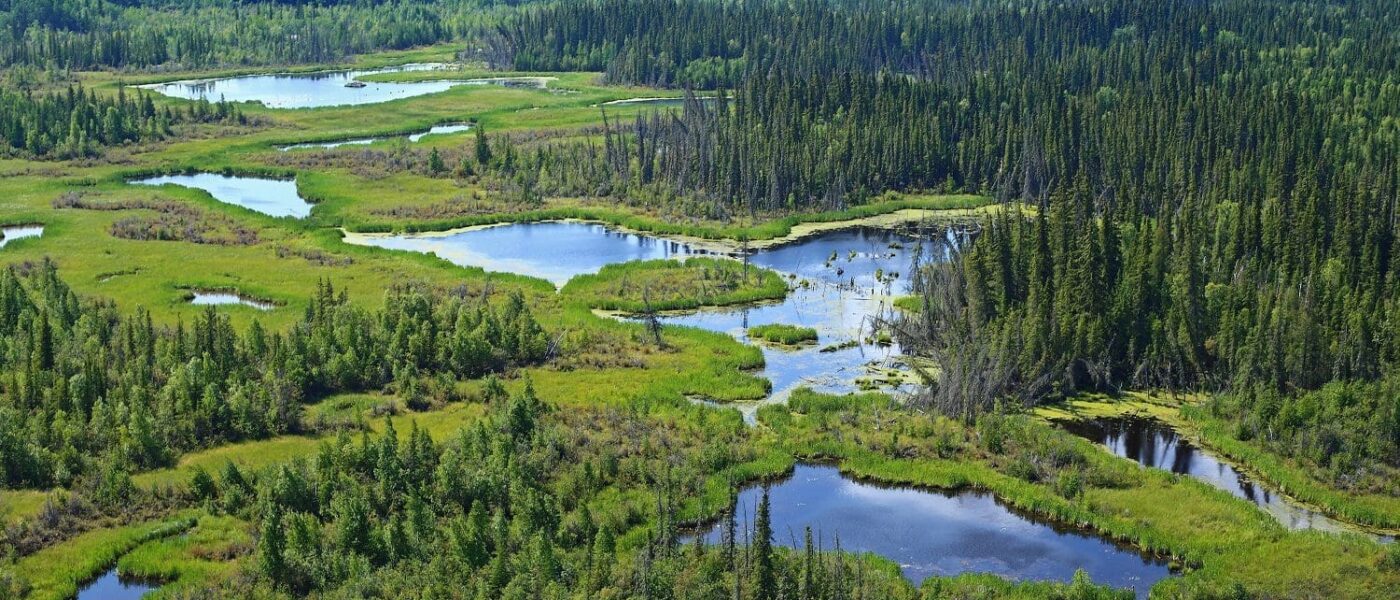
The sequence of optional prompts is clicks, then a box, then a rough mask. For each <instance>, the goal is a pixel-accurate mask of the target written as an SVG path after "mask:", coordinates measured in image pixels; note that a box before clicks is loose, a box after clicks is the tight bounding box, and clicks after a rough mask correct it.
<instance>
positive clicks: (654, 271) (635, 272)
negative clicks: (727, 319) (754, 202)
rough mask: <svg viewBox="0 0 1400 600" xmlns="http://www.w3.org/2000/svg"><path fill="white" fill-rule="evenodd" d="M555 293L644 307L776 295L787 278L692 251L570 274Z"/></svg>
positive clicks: (606, 305)
mask: <svg viewBox="0 0 1400 600" xmlns="http://www.w3.org/2000/svg"><path fill="white" fill-rule="evenodd" d="M559 293H560V294H561V295H563V296H566V297H568V298H569V299H570V300H571V301H577V302H581V303H583V304H585V305H587V306H588V307H589V308H595V309H599V310H611V311H619V312H625V313H646V312H653V311H661V310H688V309H695V308H700V307H704V306H727V305H732V304H749V303H753V302H760V301H769V300H781V299H782V298H783V297H784V296H786V295H787V282H786V281H784V280H783V277H782V276H781V275H779V274H778V273H777V272H775V271H772V270H770V269H763V268H760V267H754V266H749V265H748V264H746V263H743V262H740V261H737V260H727V259H715V258H703V257H697V258H688V259H685V260H684V261H676V260H652V261H635V262H628V263H621V264H615V265H608V266H606V267H603V269H602V270H600V271H599V272H598V273H596V274H592V275H580V276H578V277H575V278H573V279H570V280H569V282H568V283H567V284H565V286H564V288H563V289H562V290H560V292H559Z"/></svg>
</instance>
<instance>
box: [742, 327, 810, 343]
mask: <svg viewBox="0 0 1400 600" xmlns="http://www.w3.org/2000/svg"><path fill="white" fill-rule="evenodd" d="M749 337H750V338H752V339H755V340H759V341H763V342H768V343H770V344H782V345H784V346H797V345H801V344H810V343H815V342H816V341H817V330H816V329H813V328H811V327H800V326H797V325H786V324H782V323H772V324H768V325H755V326H753V327H750V328H749Z"/></svg>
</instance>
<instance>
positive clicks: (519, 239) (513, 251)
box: [345, 221, 704, 287]
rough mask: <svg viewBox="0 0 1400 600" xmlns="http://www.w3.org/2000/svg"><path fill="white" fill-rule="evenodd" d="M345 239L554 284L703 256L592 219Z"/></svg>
mask: <svg viewBox="0 0 1400 600" xmlns="http://www.w3.org/2000/svg"><path fill="white" fill-rule="evenodd" d="M345 241H347V242H349V243H352V244H360V245H365V246H376V247H379V248H389V249H392V250H410V251H414V252H425V253H432V254H436V255H437V256H438V257H440V258H442V259H444V260H447V261H450V262H452V263H453V264H457V265H462V266H467V267H481V268H483V269H486V270H488V271H498V272H504V273H517V274H520V275H528V276H530V277H538V278H540V279H545V280H548V281H549V282H551V283H553V284H554V285H555V286H556V287H557V286H562V285H564V283H565V282H567V281H569V280H570V279H572V278H573V277H574V276H576V275H582V274H585V273H596V272H598V269H601V268H603V266H604V265H610V264H613V263H621V262H628V261H633V260H651V259H657V258H674V257H679V256H686V255H690V254H703V253H704V252H703V251H702V250H698V249H695V248H691V247H690V246H688V245H686V244H682V243H679V242H673V241H669V240H662V239H658V238H654V237H651V236H646V235H639V234H634V233H626V232H621V231H617V230H614V229H610V228H608V227H605V226H603V225H598V224H596V223H580V222H573V221H545V222H539V223H514V224H509V225H494V226H489V227H476V228H469V229H466V230H459V231H450V232H444V233H416V234H391V235H380V234H351V235H347V236H346V238H345Z"/></svg>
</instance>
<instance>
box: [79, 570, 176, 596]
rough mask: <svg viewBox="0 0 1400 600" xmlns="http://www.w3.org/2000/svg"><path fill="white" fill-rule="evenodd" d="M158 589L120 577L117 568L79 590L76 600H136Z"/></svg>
mask: <svg viewBox="0 0 1400 600" xmlns="http://www.w3.org/2000/svg"><path fill="white" fill-rule="evenodd" d="M158 587H160V586H158V585H152V584H149V583H146V582H144V581H141V580H137V579H131V578H127V577H122V575H121V573H118V572H117V568H116V567H112V568H111V569H109V570H108V571H107V572H106V573H103V574H102V575H101V576H100V577H98V578H97V579H95V580H93V581H92V583H89V584H87V585H85V586H82V587H81V588H79V589H78V596H77V600H137V599H138V598H141V597H142V596H145V595H146V594H148V593H150V592H154V591H155V590H156V589H157V588H158Z"/></svg>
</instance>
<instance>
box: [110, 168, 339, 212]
mask: <svg viewBox="0 0 1400 600" xmlns="http://www.w3.org/2000/svg"><path fill="white" fill-rule="evenodd" d="M128 183H131V184H134V185H166V184H174V185H182V186H185V187H191V188H195V189H200V190H204V191H206V192H209V195H210V196H213V197H214V199H215V200H218V201H219V202H226V203H228V204H233V205H237V206H242V207H243V208H246V209H249V210H254V211H257V212H260V213H263V214H265V215H271V216H274V217H296V218H298V219H300V218H305V217H306V216H308V215H310V214H311V204H310V203H309V202H307V201H306V200H304V199H302V197H301V195H299V194H297V182H296V181H293V180H290V179H266V178H261V177H240V176H235V175H220V174H217V173H195V174H193V175H161V176H158V177H148V178H146V179H138V180H133V181H130V182H128Z"/></svg>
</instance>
